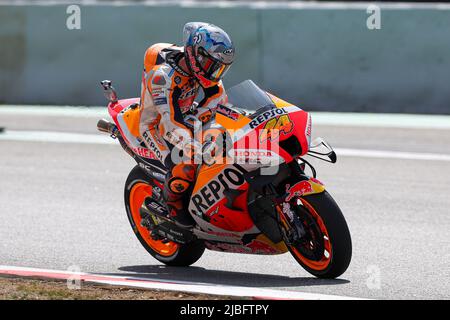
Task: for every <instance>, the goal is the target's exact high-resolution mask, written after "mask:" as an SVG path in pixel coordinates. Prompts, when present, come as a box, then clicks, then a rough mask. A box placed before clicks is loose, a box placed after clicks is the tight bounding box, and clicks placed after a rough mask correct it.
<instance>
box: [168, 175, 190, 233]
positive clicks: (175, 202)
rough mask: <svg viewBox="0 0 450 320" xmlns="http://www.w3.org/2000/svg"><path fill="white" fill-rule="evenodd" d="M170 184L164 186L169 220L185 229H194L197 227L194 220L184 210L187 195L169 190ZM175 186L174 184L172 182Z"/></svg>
mask: <svg viewBox="0 0 450 320" xmlns="http://www.w3.org/2000/svg"><path fill="white" fill-rule="evenodd" d="M169 184H170V183H169V182H167V180H166V183H165V185H164V191H163V199H164V202H165V204H166V207H167V210H168V211H169V218H170V219H172V220H173V221H175V223H176V224H177V225H179V226H180V227H183V228H192V227H193V226H194V225H195V222H194V219H193V218H192V217H191V216H190V215H189V213H188V212H187V210H185V209H183V207H184V206H183V202H184V201H183V200H184V196H185V194H177V193H174V192H172V191H171V190H170V189H169V188H170V187H169ZM172 184H173V182H172Z"/></svg>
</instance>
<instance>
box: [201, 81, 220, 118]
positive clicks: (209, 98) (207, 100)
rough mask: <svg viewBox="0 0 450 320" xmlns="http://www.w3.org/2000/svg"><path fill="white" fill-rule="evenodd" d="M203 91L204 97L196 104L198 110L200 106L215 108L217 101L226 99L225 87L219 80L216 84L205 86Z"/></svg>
mask: <svg viewBox="0 0 450 320" xmlns="http://www.w3.org/2000/svg"><path fill="white" fill-rule="evenodd" d="M203 92H204V93H205V96H204V98H203V99H202V101H200V103H199V104H198V108H197V109H198V110H199V111H200V109H201V108H205V109H210V110H212V109H215V108H216V107H217V104H218V103H225V102H226V99H227V95H226V93H225V89H224V87H223V83H222V81H220V82H219V83H218V84H217V85H215V86H213V87H210V88H206V89H204V90H203Z"/></svg>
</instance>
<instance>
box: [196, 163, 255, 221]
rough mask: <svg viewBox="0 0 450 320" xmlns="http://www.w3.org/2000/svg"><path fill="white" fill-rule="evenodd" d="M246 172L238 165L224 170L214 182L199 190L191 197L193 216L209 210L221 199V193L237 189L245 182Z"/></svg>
mask: <svg viewBox="0 0 450 320" xmlns="http://www.w3.org/2000/svg"><path fill="white" fill-rule="evenodd" d="M246 172H247V171H246V170H245V169H244V168H242V167H241V166H239V165H234V167H232V168H226V169H224V170H223V171H222V172H221V173H220V174H219V175H218V176H217V177H216V178H215V179H214V180H211V181H210V182H209V183H208V184H207V185H206V186H204V187H203V188H201V189H200V190H199V191H198V192H197V193H196V194H195V195H193V196H192V199H191V201H192V203H193V204H194V206H195V208H196V209H197V212H195V211H193V212H192V214H194V215H201V214H203V213H205V212H206V211H207V210H208V209H210V208H211V207H212V206H213V205H214V204H216V203H217V202H218V201H219V200H221V199H222V198H223V191H224V190H226V189H237V187H239V186H241V185H242V184H243V183H244V182H245V178H244V173H246Z"/></svg>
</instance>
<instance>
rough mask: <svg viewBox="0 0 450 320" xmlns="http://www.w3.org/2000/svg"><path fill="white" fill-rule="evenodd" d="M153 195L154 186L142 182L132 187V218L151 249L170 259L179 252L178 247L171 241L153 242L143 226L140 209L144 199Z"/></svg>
mask: <svg viewBox="0 0 450 320" xmlns="http://www.w3.org/2000/svg"><path fill="white" fill-rule="evenodd" d="M151 195H152V186H150V185H148V184H146V183H143V182H140V183H137V184H135V185H134V186H133V187H132V189H131V192H130V210H131V216H132V218H133V222H134V225H135V228H136V229H137V231H138V232H139V234H140V235H141V237H142V239H143V240H144V241H145V242H146V243H147V244H148V245H149V246H150V248H152V249H153V250H154V251H156V252H157V253H158V254H159V255H161V256H164V257H169V256H171V255H173V254H175V253H176V252H177V250H178V245H177V244H176V243H174V242H171V241H169V242H166V243H163V242H162V241H161V240H153V239H152V237H151V236H150V232H149V231H148V229H147V228H145V227H143V226H141V220H142V218H141V215H140V213H139V209H140V208H141V206H142V203H143V202H144V199H145V198H147V197H149V196H151Z"/></svg>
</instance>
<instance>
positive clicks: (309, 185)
mask: <svg viewBox="0 0 450 320" xmlns="http://www.w3.org/2000/svg"><path fill="white" fill-rule="evenodd" d="M304 178H305V179H304V180H301V181H299V182H297V183H295V184H293V185H292V186H291V185H290V184H287V185H286V202H289V201H291V200H292V199H293V198H299V197H302V196H307V195H310V194H317V193H322V192H324V191H325V185H324V184H323V183H322V182H320V181H319V180H317V179H316V178H313V177H308V176H304Z"/></svg>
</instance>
